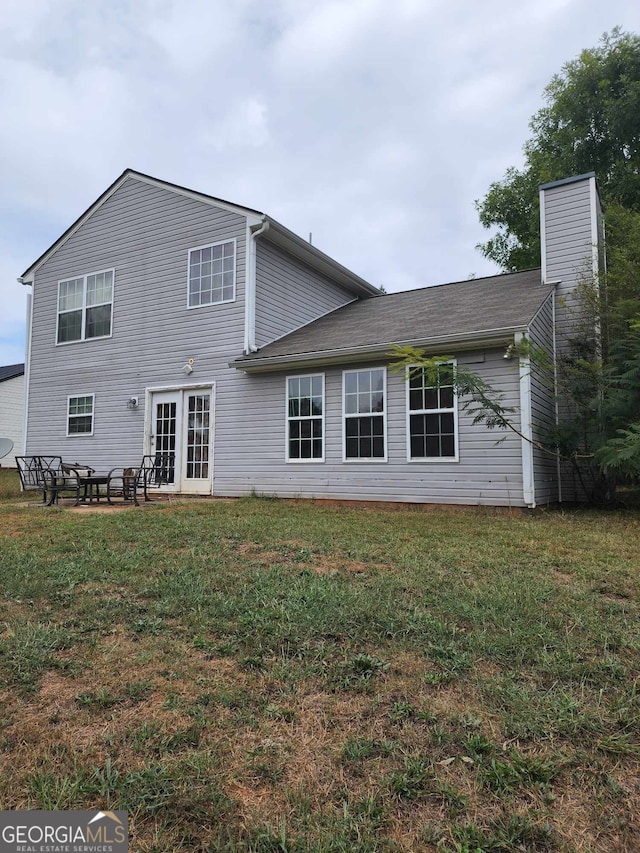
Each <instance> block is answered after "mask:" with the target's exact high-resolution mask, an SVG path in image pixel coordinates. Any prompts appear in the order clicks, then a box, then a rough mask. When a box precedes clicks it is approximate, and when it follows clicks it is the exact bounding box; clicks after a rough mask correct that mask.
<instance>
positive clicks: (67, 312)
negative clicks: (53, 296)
mask: <svg viewBox="0 0 640 853" xmlns="http://www.w3.org/2000/svg"><path fill="white" fill-rule="evenodd" d="M113 278H114V270H103V271H102V272H94V273H89V275H83V276H80V277H79V278H69V279H66V280H65V281H60V282H58V333H57V342H58V343H59V344H66V343H71V342H72V341H84V340H88V339H90V338H106V337H109V335H110V334H111V315H112V313H113Z"/></svg>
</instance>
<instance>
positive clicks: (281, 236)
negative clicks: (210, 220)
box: [18, 169, 380, 297]
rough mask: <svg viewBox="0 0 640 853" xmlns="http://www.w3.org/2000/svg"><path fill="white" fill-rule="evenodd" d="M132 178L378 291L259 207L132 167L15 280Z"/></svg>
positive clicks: (363, 289)
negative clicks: (234, 217)
mask: <svg viewBox="0 0 640 853" xmlns="http://www.w3.org/2000/svg"><path fill="white" fill-rule="evenodd" d="M129 179H133V180H137V181H140V182H141V183H146V184H150V185H151V186H156V187H160V188H161V189H165V190H169V191H170V192H173V193H176V194H178V195H182V196H186V197H187V198H192V199H196V200H197V201H201V202H203V203H204V204H211V205H215V206H217V207H223V208H225V209H226V210H230V211H232V212H234V213H237V214H239V215H241V216H246V217H247V222H248V224H249V226H250V227H251V228H252V230H254V231H257V230H260V231H261V237H262V238H263V239H266V240H269V241H270V242H272V243H275V244H276V245H277V246H281V247H283V248H284V249H285V250H286V251H288V252H290V253H291V254H292V255H295V256H296V257H297V258H299V259H300V260H301V261H303V262H304V263H306V264H307V265H308V266H310V267H312V268H313V269H316V270H318V271H319V272H321V273H323V274H324V275H327V276H329V277H330V278H331V279H332V280H334V281H337V282H338V283H339V284H342V285H343V286H344V287H346V288H347V289H348V290H350V291H352V292H353V293H355V294H357V295H358V296H360V297H367V296H379V295H380V290H379V288H377V287H375V286H374V285H372V284H370V283H369V282H368V281H365V280H364V279H363V278H360V276H358V275H356V274H355V273H353V272H351V270H349V269H347V268H346V267H344V266H342V264H339V263H338V262H337V261H334V260H333V258H331V257H329V255H326V254H325V253H324V252H321V251H320V250H319V249H316V247H315V246H313V245H312V244H311V243H309V242H307V241H306V240H303V238H302V237H299V236H298V235H297V234H294V233H293V231H290V230H289V229H288V228H285V226H284V225H281V224H280V223H279V222H277V221H276V220H275V219H273V218H272V217H270V216H268V215H267V214H266V213H262V212H261V211H259V210H254V209H253V208H251V207H243V206H242V205H239V204H234V203H233V202H230V201H225V200H224V199H221V198H216V197H215V196H212V195H207V194H206V193H201V192H198V191H197V190H190V189H187V188H186V187H181V186H180V185H179V184H172V183H170V182H169V181H162V180H160V179H159V178H154V177H152V176H151V175H145V174H144V173H143V172H136V171H135V170H134V169H125V170H124V172H123V173H122V174H121V175H120V177H119V178H117V179H116V180H115V181H114V182H113V183H112V184H111V186H110V187H108V188H107V189H106V190H105V191H104V192H103V193H102V195H101V196H100V197H99V198H98V199H96V201H94V203H93V204H92V205H91V206H90V207H88V208H87V209H86V210H85V212H84V213H83V214H81V216H79V217H78V218H77V219H76V221H75V222H74V223H73V224H72V225H70V226H69V228H67V230H66V231H65V232H64V234H62V236H61V237H59V238H58V239H57V240H56V242H55V243H53V244H52V245H51V246H49V248H48V249H47V250H46V251H45V252H43V253H42V254H41V255H40V257H39V258H38V259H37V260H35V261H34V262H33V263H32V264H31V266H29V267H28V268H27V269H26V270H25V271H24V272H23V273H22V275H21V276H20V278H19V279H18V281H19V282H21V283H22V284H31V283H32V281H33V276H34V274H35V273H36V271H37V270H38V268H39V267H41V266H42V264H44V263H45V262H46V261H47V260H48V259H49V258H50V257H51V256H52V255H54V254H55V252H57V250H58V249H59V248H60V247H61V246H62V245H64V244H65V243H66V242H67V240H69V239H70V238H71V237H72V236H73V235H74V234H75V232H76V231H77V230H78V229H79V228H80V227H81V226H82V225H84V223H85V222H86V221H87V220H88V219H90V218H91V216H93V214H94V213H95V212H96V211H97V210H98V209H99V208H100V207H101V206H102V205H103V204H104V203H105V202H106V201H107V200H108V199H109V198H111V196H112V195H113V194H114V193H115V192H116V191H117V190H118V189H119V188H120V187H121V186H122V184H124V183H125V181H127V180H129Z"/></svg>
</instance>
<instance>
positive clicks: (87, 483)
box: [78, 471, 111, 503]
mask: <svg viewBox="0 0 640 853" xmlns="http://www.w3.org/2000/svg"><path fill="white" fill-rule="evenodd" d="M78 480H79V482H80V485H81V486H82V487H83V489H84V492H83V494H82V496H81V497H80V499H79V501H78V502H79V503H91V502H92V501H93V500H95V501H96V502H98V503H99V502H100V497H101V495H100V486H106V485H107V484H108V482H109V475H108V474H96V472H95V471H94V472H93V473H91V474H86V475H84V476H83V475H82V473H80V472H78ZM102 497H105V498H106V499H107V502H108V503H111V499H110V497H109V494H108V493H107V494H106V495H102Z"/></svg>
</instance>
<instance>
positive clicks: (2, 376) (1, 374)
mask: <svg viewBox="0 0 640 853" xmlns="http://www.w3.org/2000/svg"><path fill="white" fill-rule="evenodd" d="M23 373H24V364H7V365H6V367H0V382H4V381H5V380H7V379H15V378H16V376H22V374H23Z"/></svg>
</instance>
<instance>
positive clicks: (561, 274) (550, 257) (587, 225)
mask: <svg viewBox="0 0 640 853" xmlns="http://www.w3.org/2000/svg"><path fill="white" fill-rule="evenodd" d="M544 195H545V214H544V226H545V246H546V270H545V271H544V272H545V280H546V281H548V282H554V281H559V282H560V283H559V285H558V287H557V292H556V298H557V305H556V342H557V346H558V350H559V351H561V350H563V349H565V348H566V346H567V344H568V341H569V340H570V339H571V337H572V334H573V331H572V330H573V327H574V326H575V323H576V321H577V319H578V314H579V302H578V300H577V298H576V294H575V289H576V287H577V286H578V285H579V284H581V283H582V282H584V281H585V280H589V279H592V278H593V273H594V269H593V254H592V250H593V246H594V244H595V242H596V240H597V234H594V233H593V229H592V215H591V214H592V210H591V180H590V179H585V180H583V181H577V182H576V183H574V184H562V185H560V186H557V187H552V188H550V189H547V190H545V191H544ZM543 260H544V259H543Z"/></svg>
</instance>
